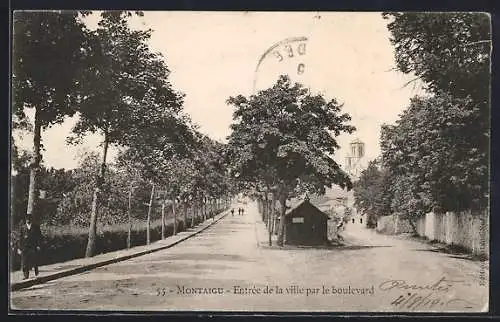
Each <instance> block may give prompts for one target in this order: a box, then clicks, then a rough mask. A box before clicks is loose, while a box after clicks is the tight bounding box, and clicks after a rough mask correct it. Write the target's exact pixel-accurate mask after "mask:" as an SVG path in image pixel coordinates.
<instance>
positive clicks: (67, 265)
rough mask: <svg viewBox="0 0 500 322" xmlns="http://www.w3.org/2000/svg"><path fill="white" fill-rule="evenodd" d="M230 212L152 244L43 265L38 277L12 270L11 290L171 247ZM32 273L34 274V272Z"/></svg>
mask: <svg viewBox="0 0 500 322" xmlns="http://www.w3.org/2000/svg"><path fill="white" fill-rule="evenodd" d="M228 213H229V211H227V210H226V211H224V212H222V213H220V214H218V215H216V216H215V218H214V219H212V218H210V219H207V220H206V221H204V222H202V223H200V224H198V226H196V227H193V228H190V229H188V230H186V231H183V232H180V233H178V234H177V235H175V236H169V237H167V238H165V239H163V240H159V241H156V242H153V243H151V244H150V245H143V246H137V247H133V248H131V249H124V250H119V251H115V252H109V253H105V254H99V255H96V256H94V257H89V258H79V259H75V260H70V261H67V262H63V263H56V264H51V265H46V266H41V267H40V268H39V270H40V274H39V275H38V277H36V278H35V277H33V278H29V279H27V280H22V278H23V274H22V272H21V271H15V272H12V273H11V274H10V287H11V291H17V290H20V289H23V288H27V287H30V286H33V285H37V284H42V283H46V282H48V281H51V280H55V279H59V278H62V277H65V276H70V275H75V274H80V273H82V272H85V271H88V270H91V269H94V268H96V267H100V266H105V265H109V264H112V263H116V262H120V261H124V260H127V259H130V258H134V257H138V256H142V255H146V254H149V253H153V252H156V251H160V250H163V249H167V248H170V247H172V246H175V245H177V244H178V243H180V242H182V241H184V240H186V239H188V238H191V237H193V236H195V235H197V234H199V233H201V232H202V231H204V230H205V229H207V228H209V227H210V226H212V225H213V224H215V223H217V222H218V221H219V220H221V219H223V218H224V217H225V216H227V214H228ZM30 273H31V274H32V273H33V272H30Z"/></svg>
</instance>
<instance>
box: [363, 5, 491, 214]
mask: <svg viewBox="0 0 500 322" xmlns="http://www.w3.org/2000/svg"><path fill="white" fill-rule="evenodd" d="M383 16H384V17H385V18H386V19H388V20H390V22H389V23H388V28H389V31H390V32H391V35H392V38H391V42H392V44H393V45H394V48H395V58H396V63H397V68H398V69H399V70H400V71H402V72H403V73H413V74H414V75H416V78H415V79H419V80H421V81H422V82H423V84H424V86H425V89H426V91H427V94H426V95H424V96H416V97H414V98H413V99H412V100H411V102H410V105H409V107H407V108H406V109H405V110H404V111H403V113H402V114H401V115H400V117H399V119H398V120H397V122H396V123H395V124H394V125H383V126H382V129H381V130H382V131H381V139H380V144H381V149H382V156H381V158H380V159H379V160H376V161H374V162H372V163H371V164H370V165H369V166H368V168H367V169H366V170H365V171H364V172H363V174H362V175H361V178H360V180H359V181H358V182H357V184H356V187H355V189H354V192H355V198H356V199H355V202H356V206H357V207H358V208H359V209H361V210H362V211H364V212H366V213H368V214H370V215H373V216H381V215H388V214H391V213H396V214H400V215H402V216H404V217H406V218H409V219H415V218H418V216H420V215H422V214H425V213H427V212H431V211H435V212H446V211H454V212H460V211H463V210H469V209H472V210H478V209H485V208H486V207H487V204H488V195H489V187H488V175H489V142H490V135H489V127H490V124H489V112H490V52H491V31H490V19H489V16H488V15H487V14H483V13H439V14H431V13H385V14H384V15H383ZM410 222H411V223H412V222H414V221H413V220H410Z"/></svg>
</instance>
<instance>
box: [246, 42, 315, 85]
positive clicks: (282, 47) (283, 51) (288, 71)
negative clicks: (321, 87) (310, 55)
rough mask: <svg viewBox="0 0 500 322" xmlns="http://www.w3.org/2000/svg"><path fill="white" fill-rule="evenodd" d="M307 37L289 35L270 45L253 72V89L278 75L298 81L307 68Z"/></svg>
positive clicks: (271, 80)
mask: <svg viewBox="0 0 500 322" xmlns="http://www.w3.org/2000/svg"><path fill="white" fill-rule="evenodd" d="M308 40H309V39H308V37H305V36H299V37H289V38H286V39H283V40H281V41H278V42H277V43H275V44H273V45H272V46H270V47H269V48H268V49H267V50H266V51H265V52H264V53H263V54H262V55H261V56H260V57H259V60H258V62H257V66H256V68H255V72H254V80H253V91H254V92H255V91H256V90H258V89H259V88H260V87H261V86H259V85H262V86H265V85H269V84H270V83H274V82H276V80H277V79H278V77H279V76H280V75H288V76H289V77H290V78H291V79H294V80H297V81H300V80H301V76H303V75H304V74H305V73H306V70H307V61H306V54H307V45H308Z"/></svg>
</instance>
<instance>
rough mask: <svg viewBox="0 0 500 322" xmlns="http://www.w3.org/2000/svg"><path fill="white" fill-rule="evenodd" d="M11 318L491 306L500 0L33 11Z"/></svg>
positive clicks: (16, 41) (22, 85) (19, 144)
mask: <svg viewBox="0 0 500 322" xmlns="http://www.w3.org/2000/svg"><path fill="white" fill-rule="evenodd" d="M11 36H12V43H11V68H12V70H11V77H10V80H11V136H10V161H11V165H10V182H9V183H8V184H9V189H10V214H9V245H8V247H9V251H8V252H9V257H8V261H9V268H10V273H9V285H8V287H9V289H8V294H9V306H10V307H9V311H10V312H11V313H13V314H16V313H24V312H38V311H43V312H51V311H72V312H73V311H79V312H80V311H81V312H87V311H92V312H97V313H98V314H99V313H100V312H102V313H105V312H125V313H126V312H186V311H189V312H193V311H194V312H207V311H210V312H351V313H370V312H385V313H408V312H420V313H429V312H432V313H480V312H488V311H489V302H490V298H489V296H490V295H489V274H490V263H489V256H490V224H489V223H490V132H491V130H490V128H491V120H490V111H491V106H490V105H491V99H490V96H491V86H490V83H491V61H490V57H491V52H492V43H491V17H490V15H489V14H488V13H485V12H334V11H302V12H301V11H295V12H285V11H282V12H280V11H147V10H146V11H126V10H122V11H93V10H79V11H77V10H74V11H71V10H38V11H37V10H19V11H13V13H12V35H11Z"/></svg>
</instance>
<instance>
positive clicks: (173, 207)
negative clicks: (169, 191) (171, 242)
mask: <svg viewBox="0 0 500 322" xmlns="http://www.w3.org/2000/svg"><path fill="white" fill-rule="evenodd" d="M172 213H173V214H174V232H173V233H172V235H174V236H175V235H177V212H176V209H175V198H172Z"/></svg>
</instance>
